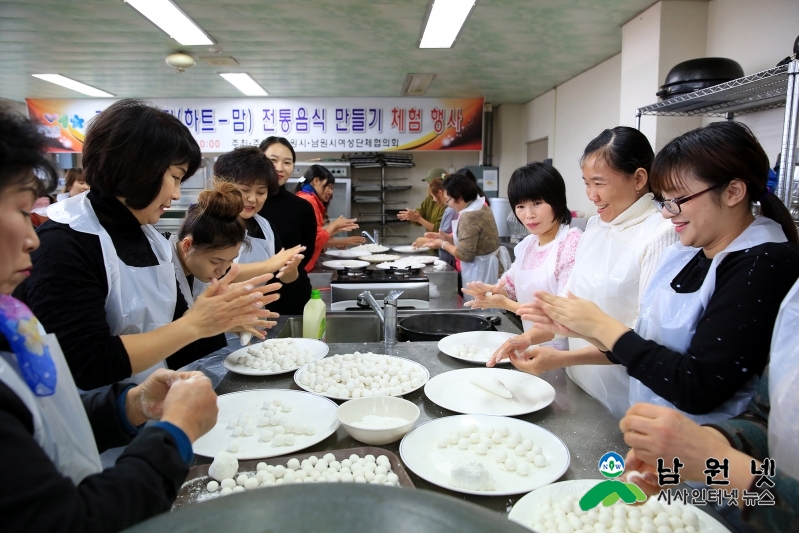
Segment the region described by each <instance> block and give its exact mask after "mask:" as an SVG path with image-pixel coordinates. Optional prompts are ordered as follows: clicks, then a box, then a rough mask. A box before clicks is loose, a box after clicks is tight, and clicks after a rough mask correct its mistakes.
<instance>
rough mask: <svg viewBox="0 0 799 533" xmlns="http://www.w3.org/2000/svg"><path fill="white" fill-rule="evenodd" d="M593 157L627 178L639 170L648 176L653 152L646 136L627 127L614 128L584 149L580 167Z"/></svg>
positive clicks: (605, 131)
mask: <svg viewBox="0 0 799 533" xmlns="http://www.w3.org/2000/svg"><path fill="white" fill-rule="evenodd" d="M594 155H595V156H596V157H597V158H602V160H603V161H604V162H605V163H607V165H608V166H609V167H610V168H611V169H613V170H615V171H616V172H620V173H622V174H626V175H628V176H632V175H633V174H635V171H636V170H638V169H639V168H642V169H644V170H645V171H646V173H647V176H648V175H649V173H650V171H651V170H652V161H653V160H654V158H655V152H654V151H653V150H652V145H651V144H649V139H647V138H646V135H644V134H643V133H641V132H640V131H638V130H637V129H635V128H630V127H628V126H616V127H615V128H613V129H607V130H604V131H603V132H602V133H600V134H599V135H597V136H596V137H595V138H594V139H593V140H592V141H591V142H589V143H588V146H586V147H585V150H584V151H583V156H582V157H581V158H580V166H581V167H582V166H583V165H585V162H586V160H587V159H588V158H589V157H591V156H594ZM648 186H649V183H648V182H647V187H648Z"/></svg>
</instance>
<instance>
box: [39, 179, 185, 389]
mask: <svg viewBox="0 0 799 533" xmlns="http://www.w3.org/2000/svg"><path fill="white" fill-rule="evenodd" d="M87 194H88V193H82V194H79V195H76V196H73V197H72V198H68V199H66V200H64V201H63V202H58V203H55V204H52V205H51V206H50V207H48V208H47V216H48V217H50V219H51V220H55V221H56V222H60V223H62V224H68V225H69V227H71V228H72V229H74V230H75V231H80V232H82V233H89V234H91V235H97V236H98V237H99V238H100V245H101V247H102V250H103V262H104V263H105V272H106V277H107V279H108V295H107V296H106V299H105V316H106V320H107V322H108V326H109V327H110V329H111V335H134V334H137V333H146V332H148V331H153V330H154V329H157V328H160V327H161V326H165V325H167V324H169V323H170V322H172V319H173V317H174V315H175V304H176V302H177V287H176V284H175V269H174V268H173V266H172V248H171V246H170V244H169V242H168V241H167V240H166V239H165V238H164V237H163V235H161V234H160V233H158V231H157V230H156V229H155V228H154V227H153V226H151V225H149V224H146V225H143V226H142V227H141V230H142V232H143V233H144V235H145V236H146V237H147V240H148V241H149V242H150V246H151V248H152V250H153V252H154V253H155V255H156V257H157V258H158V265H156V266H151V267H131V266H127V265H126V264H125V263H123V262H122V261H121V260H120V259H119V257H118V256H117V253H116V248H115V247H114V243H113V242H112V241H111V236H110V235H108V232H107V231H106V230H105V228H103V226H102V224H100V221H99V220H98V219H97V215H96V214H95V212H94V209H93V208H92V205H91V202H90V201H89V199H88V198H87V196H86V195H87ZM158 368H166V362H165V361H161V362H159V363H157V364H156V365H154V366H152V367H151V368H148V369H147V370H144V371H143V372H139V373H138V374H135V375H134V376H133V380H134V381H135V382H136V383H141V382H142V381H144V380H145V379H146V378H147V376H149V375H150V374H152V373H153V372H155V370H157V369H158Z"/></svg>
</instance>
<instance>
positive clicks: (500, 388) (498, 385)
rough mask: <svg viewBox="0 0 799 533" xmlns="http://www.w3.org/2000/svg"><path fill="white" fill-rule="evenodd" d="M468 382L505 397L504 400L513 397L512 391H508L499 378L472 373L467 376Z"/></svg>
mask: <svg viewBox="0 0 799 533" xmlns="http://www.w3.org/2000/svg"><path fill="white" fill-rule="evenodd" d="M469 382H470V383H471V384H472V385H474V386H476V387H480V388H481V389H484V390H487V391H488V392H490V393H492V394H496V395H497V396H499V397H500V398H505V399H506V400H509V399H511V398H513V393H512V392H511V391H509V390H508V388H507V387H506V386H505V385H504V384H503V383H502V382H501V381H500V380H498V379H495V378H492V377H490V376H479V375H474V376H472V377H471V378H469Z"/></svg>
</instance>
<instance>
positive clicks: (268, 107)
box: [27, 98, 483, 152]
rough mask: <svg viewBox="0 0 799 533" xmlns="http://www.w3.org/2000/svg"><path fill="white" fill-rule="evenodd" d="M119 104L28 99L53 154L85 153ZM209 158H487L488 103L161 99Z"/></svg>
mask: <svg viewBox="0 0 799 533" xmlns="http://www.w3.org/2000/svg"><path fill="white" fill-rule="evenodd" d="M114 101H115V100H109V99H81V100H38V99H28V100H27V103H28V114H29V116H30V118H32V119H34V120H35V121H36V122H38V123H39V124H40V125H41V126H40V129H41V131H42V132H43V133H44V134H45V135H46V136H47V137H48V138H50V139H52V144H51V146H50V151H52V152H80V151H81V150H82V149H83V140H84V136H85V133H86V127H87V126H88V125H89V123H90V122H91V119H92V118H93V117H94V116H95V115H97V114H98V113H100V112H101V111H103V110H104V109H105V108H107V107H108V106H110V105H111V104H112V103H113V102H114ZM149 101H150V102H152V103H153V104H154V105H156V106H158V107H159V108H161V109H163V110H164V111H166V112H167V113H170V114H172V115H174V116H175V117H177V118H178V119H179V120H180V121H181V122H182V123H183V124H185V125H186V127H187V128H189V130H190V131H191V132H192V134H193V135H194V138H195V139H196V140H197V143H198V144H199V145H200V148H201V149H202V150H203V152H228V151H230V150H233V149H234V148H237V147H239V146H258V145H259V144H260V143H261V141H262V140H263V139H265V138H266V137H269V136H272V135H276V136H280V137H285V138H287V139H288V140H289V141H290V142H291V144H292V145H293V146H294V149H295V150H297V151H298V152H385V151H397V150H408V151H418V150H481V149H482V145H483V143H482V139H483V99H482V98H313V99H284V98H242V99H237V98H174V99H173V98H169V99H161V98H154V99H152V100H149Z"/></svg>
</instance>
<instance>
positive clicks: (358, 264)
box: [322, 259, 369, 269]
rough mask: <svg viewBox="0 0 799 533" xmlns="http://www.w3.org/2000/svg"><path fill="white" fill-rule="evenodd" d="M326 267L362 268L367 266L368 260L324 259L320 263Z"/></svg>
mask: <svg viewBox="0 0 799 533" xmlns="http://www.w3.org/2000/svg"><path fill="white" fill-rule="evenodd" d="M322 265H323V266H326V267H327V268H336V269H338V268H363V267H366V266H369V262H368V261H356V260H355V259H338V260H333V261H325V262H324V263H322Z"/></svg>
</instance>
